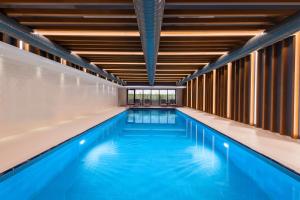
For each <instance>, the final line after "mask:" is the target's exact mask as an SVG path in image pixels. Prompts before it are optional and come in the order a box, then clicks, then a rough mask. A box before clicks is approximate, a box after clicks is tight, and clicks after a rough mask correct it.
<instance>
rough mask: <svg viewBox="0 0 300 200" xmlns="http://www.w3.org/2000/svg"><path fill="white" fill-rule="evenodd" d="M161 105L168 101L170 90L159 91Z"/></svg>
mask: <svg viewBox="0 0 300 200" xmlns="http://www.w3.org/2000/svg"><path fill="white" fill-rule="evenodd" d="M159 99H160V105H165V104H167V103H168V90H160V91H159Z"/></svg>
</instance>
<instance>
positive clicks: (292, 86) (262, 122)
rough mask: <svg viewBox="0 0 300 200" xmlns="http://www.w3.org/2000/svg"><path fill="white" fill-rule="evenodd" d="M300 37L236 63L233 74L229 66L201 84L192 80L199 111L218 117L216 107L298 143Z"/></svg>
mask: <svg viewBox="0 0 300 200" xmlns="http://www.w3.org/2000/svg"><path fill="white" fill-rule="evenodd" d="M298 37H300V36H298ZM295 38H296V36H291V37H289V38H287V39H285V40H283V41H279V42H277V43H275V44H273V45H271V46H269V47H266V48H264V49H260V50H259V51H258V52H257V57H256V56H255V58H254V57H253V55H249V56H246V57H244V58H241V59H239V60H236V61H234V62H232V63H231V64H230V70H229V66H224V67H221V68H219V69H217V70H216V73H215V78H214V75H213V73H214V72H209V73H207V74H205V75H202V76H200V77H198V81H196V79H194V80H193V81H190V82H189V84H188V85H189V86H188V90H189V91H193V95H194V96H193V101H192V102H193V104H192V107H193V108H196V105H195V103H196V102H195V101H196V99H197V109H198V110H201V111H205V112H208V113H211V114H213V111H214V108H215V114H216V115H218V116H221V117H229V118H230V119H232V120H235V121H239V122H242V123H245V124H251V125H255V126H257V127H259V128H263V129H266V130H270V131H273V132H279V133H280V134H284V135H289V136H292V137H294V138H299V137H300V136H299V135H300V134H299V129H300V128H299V123H300V119H299V113H297V111H298V112H300V108H299V98H300V97H299V95H300V85H299V84H300V80H299V79H300V72H299V71H300V53H299V52H298V51H299V49H300V46H299V45H300V39H299V38H298V39H297V40H296V39H295ZM296 51H297V53H296ZM256 59H257V60H256ZM255 63H256V64H255ZM256 65H257V69H256V72H255V71H254V67H255V66H256ZM254 73H256V76H254ZM229 79H230V80H229ZM255 79H256V80H255ZM214 81H215V82H214ZM214 83H215V104H213V102H214ZM229 83H230V84H229ZM254 83H256V87H255V88H256V92H255V88H254ZM196 84H197V86H196ZM228 84H229V85H228ZM196 89H197V92H196ZM254 93H255V94H256V95H255V96H256V107H255V108H254ZM195 94H197V97H196V96H195ZM190 96H191V94H190V95H189V98H191V97H190ZM251 98H252V99H251ZM204 102H205V103H204ZM251 105H252V108H251ZM190 106H191V105H190ZM294 109H297V111H295V110H294ZM254 110H255V112H254ZM228 112H229V114H228ZM254 113H256V120H255V124H254V116H253V115H254Z"/></svg>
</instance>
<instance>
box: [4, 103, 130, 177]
mask: <svg viewBox="0 0 300 200" xmlns="http://www.w3.org/2000/svg"><path fill="white" fill-rule="evenodd" d="M126 109H127V108H125V107H111V108H107V109H105V110H102V111H100V112H98V113H93V114H86V115H80V116H74V118H73V119H68V120H63V121H61V122H58V123H57V124H49V126H47V127H35V128H34V129H32V130H26V131H24V132H22V133H18V134H11V135H9V136H5V137H1V135H0V173H1V172H4V171H6V170H8V169H10V168H12V167H15V166H16V165H18V164H21V163H23V162H25V161H27V160H28V159H30V158H32V157H34V156H36V155H38V154H40V153H42V152H44V151H46V150H48V149H50V148H52V147H54V146H56V145H58V144H60V143H62V142H64V141H66V140H68V139H69V138H72V137H74V136H76V135H78V134H80V133H82V132H84V131H86V130H88V129H89V128H91V127H93V126H96V125H98V124H99V123H101V122H103V121H106V120H107V119H110V118H112V117H113V116H115V115H117V114H119V113H121V112H123V111H125V110H126Z"/></svg>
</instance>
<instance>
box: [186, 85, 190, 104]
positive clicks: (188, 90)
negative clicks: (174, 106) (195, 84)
mask: <svg viewBox="0 0 300 200" xmlns="http://www.w3.org/2000/svg"><path fill="white" fill-rule="evenodd" d="M190 85H191V81H188V82H187V83H186V90H187V91H186V106H187V107H190V91H191V88H190Z"/></svg>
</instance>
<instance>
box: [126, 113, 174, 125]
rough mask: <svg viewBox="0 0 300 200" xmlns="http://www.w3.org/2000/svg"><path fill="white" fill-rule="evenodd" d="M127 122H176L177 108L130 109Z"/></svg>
mask: <svg viewBox="0 0 300 200" xmlns="http://www.w3.org/2000/svg"><path fill="white" fill-rule="evenodd" d="M127 123H135V124H175V123H176V111H175V110H172V109H170V110H161V111H159V110H154V109H139V110H130V111H129V112H128V116H127Z"/></svg>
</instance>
